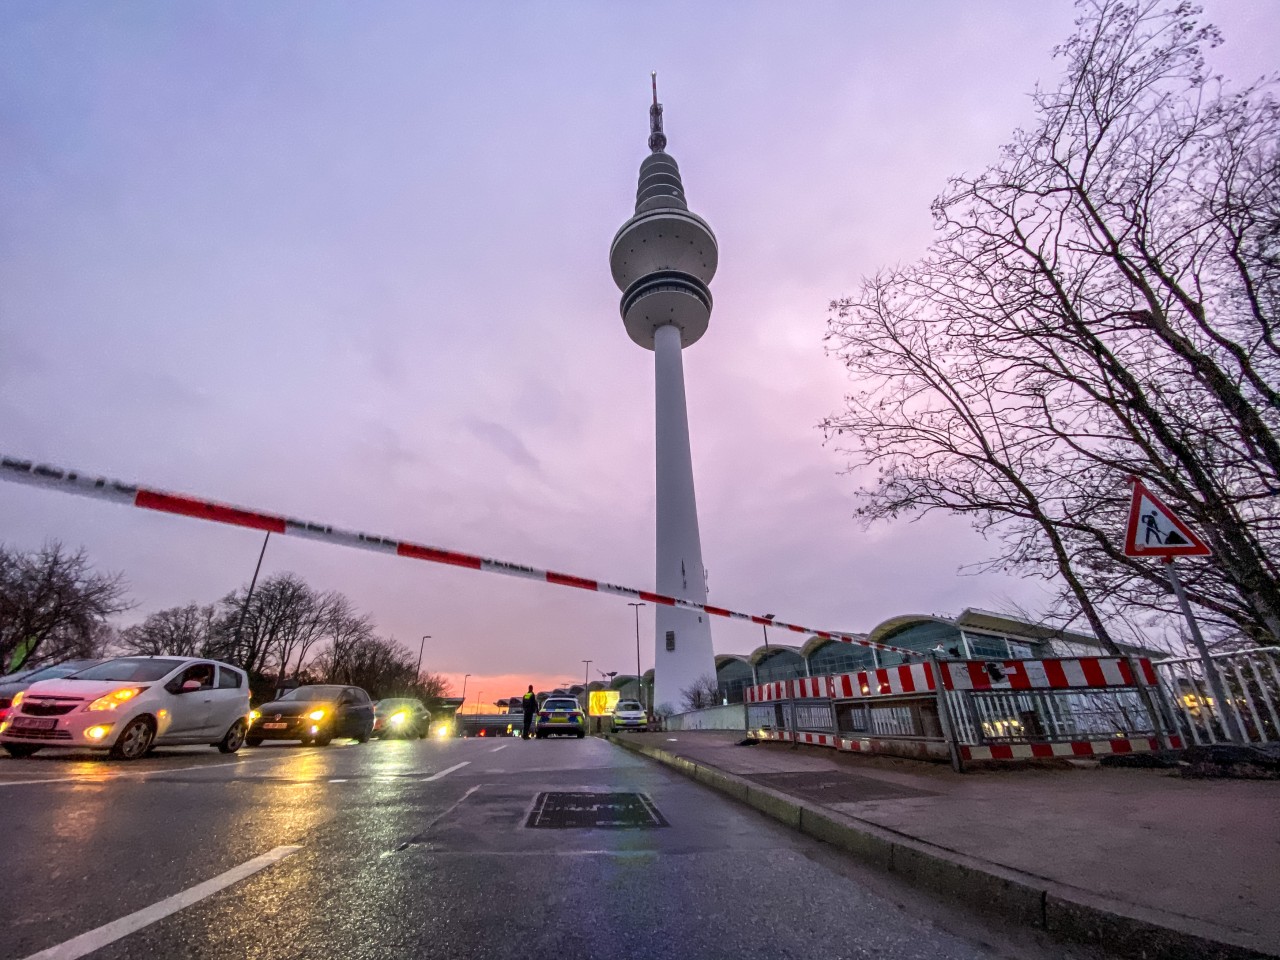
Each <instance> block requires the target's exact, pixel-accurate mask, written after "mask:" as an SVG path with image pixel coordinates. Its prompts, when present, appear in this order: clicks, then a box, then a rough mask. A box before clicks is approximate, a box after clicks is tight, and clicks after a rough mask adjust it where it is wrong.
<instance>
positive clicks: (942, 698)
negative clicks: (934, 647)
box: [929, 652, 964, 773]
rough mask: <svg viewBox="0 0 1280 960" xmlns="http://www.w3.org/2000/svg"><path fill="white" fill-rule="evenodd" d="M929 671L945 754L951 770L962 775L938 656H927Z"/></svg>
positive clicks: (960, 759)
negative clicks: (944, 741)
mask: <svg viewBox="0 0 1280 960" xmlns="http://www.w3.org/2000/svg"><path fill="white" fill-rule="evenodd" d="M929 669H930V670H931V671H932V672H933V689H934V690H935V691H936V692H937V695H938V724H939V725H940V726H941V727H942V736H943V737H945V738H946V741H947V752H948V753H949V754H951V769H952V770H954V771H955V772H956V773H964V758H963V757H961V755H960V744H959V741H958V740H957V739H956V735H955V731H954V730H953V729H952V727H951V711H950V706H949V704H948V703H947V691H946V688H945V687H944V685H943V683H942V669H941V668H940V667H939V666H938V655H937V654H935V653H932V652H931V653H930V654H929Z"/></svg>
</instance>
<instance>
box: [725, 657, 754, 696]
mask: <svg viewBox="0 0 1280 960" xmlns="http://www.w3.org/2000/svg"><path fill="white" fill-rule="evenodd" d="M753 682H754V681H753V680H752V675H751V664H749V663H744V662H743V661H741V660H726V661H724V662H723V663H722V664H720V666H718V667H716V684H717V686H719V688H720V697H721V699H727V700H728V701H729V702H730V703H741V702H742V701H743V700H745V699H746V694H745V693H743V691H744V690H746V689H747V687H749V686H751V685H752V683H753Z"/></svg>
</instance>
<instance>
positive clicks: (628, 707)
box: [613, 700, 644, 713]
mask: <svg viewBox="0 0 1280 960" xmlns="http://www.w3.org/2000/svg"><path fill="white" fill-rule="evenodd" d="M613 709H614V712H621V711H630V712H632V713H638V712H640V711H641V710H643V709H644V708H643V707H641V706H640V704H638V703H636V701H634V700H619V701H618V705H617V706H616V707H614V708H613Z"/></svg>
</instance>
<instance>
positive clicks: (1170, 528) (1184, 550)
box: [1124, 477, 1213, 558]
mask: <svg viewBox="0 0 1280 960" xmlns="http://www.w3.org/2000/svg"><path fill="white" fill-rule="evenodd" d="M1130 482H1131V483H1132V484H1133V499H1132V500H1131V501H1130V503H1129V524H1128V527H1127V529H1126V530H1125V535H1124V553H1125V556H1127V557H1170V558H1172V557H1207V556H1209V554H1210V553H1212V552H1213V551H1212V550H1210V549H1209V547H1208V545H1207V544H1206V543H1205V542H1204V541H1203V540H1201V539H1200V538H1199V537H1197V536H1196V535H1195V534H1194V533H1192V532H1191V528H1190V527H1188V526H1187V525H1186V524H1185V523H1183V522H1182V521H1181V520H1179V519H1178V517H1177V515H1176V514H1175V513H1174V512H1173V511H1172V510H1170V509H1169V508H1168V507H1166V506H1165V505H1164V504H1163V503H1161V502H1160V498H1159V497H1157V496H1156V495H1155V494H1154V493H1152V492H1151V491H1150V490H1148V489H1147V488H1146V486H1145V485H1144V484H1143V482H1142V481H1141V480H1139V479H1137V478H1136V477H1135V478H1133V479H1132V480H1131V481H1130Z"/></svg>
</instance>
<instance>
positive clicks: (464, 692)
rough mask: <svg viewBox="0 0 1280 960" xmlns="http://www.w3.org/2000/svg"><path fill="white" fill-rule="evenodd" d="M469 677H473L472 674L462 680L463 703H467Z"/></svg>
mask: <svg viewBox="0 0 1280 960" xmlns="http://www.w3.org/2000/svg"><path fill="white" fill-rule="evenodd" d="M469 676H471V674H469V673H468V674H466V675H464V676H463V678H462V702H463V703H466V702H467V677H469Z"/></svg>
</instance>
